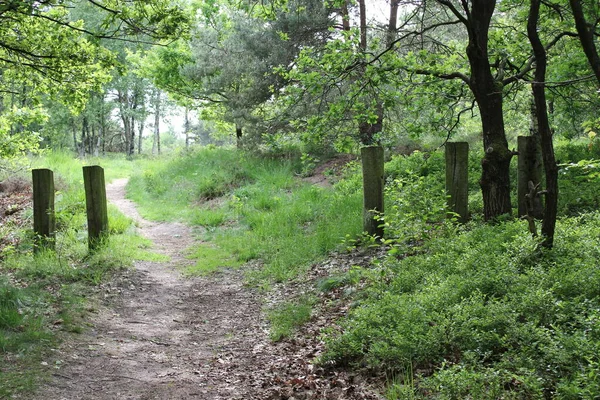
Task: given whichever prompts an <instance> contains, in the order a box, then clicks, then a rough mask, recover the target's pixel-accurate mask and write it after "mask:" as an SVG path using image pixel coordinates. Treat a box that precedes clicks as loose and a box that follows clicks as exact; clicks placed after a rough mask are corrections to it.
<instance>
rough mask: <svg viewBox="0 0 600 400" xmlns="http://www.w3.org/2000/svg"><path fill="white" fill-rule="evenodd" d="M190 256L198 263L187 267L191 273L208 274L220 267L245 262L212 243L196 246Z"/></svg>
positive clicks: (230, 266) (228, 266) (234, 266)
mask: <svg viewBox="0 0 600 400" xmlns="http://www.w3.org/2000/svg"><path fill="white" fill-rule="evenodd" d="M189 258H190V259H193V260H195V261H196V264H194V265H192V266H189V267H186V272H187V273H189V274H191V275H207V274H210V273H212V272H215V271H217V270H219V269H220V268H237V267H240V266H241V265H242V264H243V262H241V261H240V260H238V259H237V258H236V257H233V256H232V255H231V254H230V253H227V252H226V251H223V250H222V249H220V248H218V247H214V246H212V245H210V244H201V245H199V246H197V247H195V248H194V250H193V252H192V254H190V255H189Z"/></svg>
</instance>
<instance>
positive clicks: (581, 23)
mask: <svg viewBox="0 0 600 400" xmlns="http://www.w3.org/2000/svg"><path fill="white" fill-rule="evenodd" d="M569 3H570V4H571V10H572V11H573V18H574V19H575V27H576V28H577V33H578V34H579V41H580V42H581V47H582V48H583V52H584V53H585V56H586V57H587V59H588V62H589V63H590V66H591V67H592V71H594V75H596V79H597V80H598V84H600V57H599V56H598V50H597V49H596V45H595V42H594V32H593V31H592V30H591V29H589V28H588V23H587V21H586V20H585V15H584V14H583V8H582V7H581V1H580V0H569Z"/></svg>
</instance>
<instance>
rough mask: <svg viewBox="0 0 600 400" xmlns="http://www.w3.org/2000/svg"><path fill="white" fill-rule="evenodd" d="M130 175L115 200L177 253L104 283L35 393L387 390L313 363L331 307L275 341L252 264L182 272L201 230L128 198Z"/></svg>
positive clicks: (202, 395)
mask: <svg viewBox="0 0 600 400" xmlns="http://www.w3.org/2000/svg"><path fill="white" fill-rule="evenodd" d="M126 183H127V181H126V180H117V181H115V182H113V183H111V184H110V185H108V186H107V194H108V197H109V199H110V201H111V202H112V203H113V204H115V205H116V206H118V207H119V208H120V209H121V211H122V212H123V213H125V214H126V215H128V216H130V217H132V218H134V219H135V220H136V223H137V225H138V229H139V232H140V233H141V234H142V235H143V236H145V237H147V238H149V239H150V240H152V242H153V243H154V250H155V251H157V252H159V253H163V254H166V255H168V256H170V261H168V262H164V263H162V262H145V261H144V262H136V263H135V268H134V269H132V270H128V271H126V272H124V273H122V274H120V275H119V276H117V277H115V278H114V279H113V280H112V281H111V282H108V283H106V284H104V285H103V286H102V287H101V290H102V292H101V296H100V298H101V299H100V301H99V303H100V306H99V307H98V309H97V310H96V311H95V312H94V313H93V314H91V315H90V316H89V320H90V324H91V327H90V329H88V330H87V331H86V332H84V333H82V334H78V335H73V336H69V338H68V339H67V340H66V341H65V342H64V344H63V345H62V347H61V348H59V349H56V350H55V351H54V354H53V355H54V358H53V359H52V360H49V361H48V368H51V369H52V371H53V372H52V374H51V375H52V378H51V380H50V381H49V382H47V383H45V384H44V385H43V386H42V387H41V388H40V390H39V392H38V393H37V395H36V396H34V397H33V398H34V399H36V400H67V399H68V400H74V399H95V400H104V399H106V400H108V399H148V400H150V399H215V400H217V399H378V398H380V397H379V396H378V395H376V394H374V392H372V391H371V390H370V389H369V387H370V385H369V384H368V382H367V380H366V379H364V378H362V377H361V376H360V375H357V374H348V373H346V372H343V371H335V370H328V371H326V370H324V369H322V368H316V367H315V366H314V365H313V364H311V362H310V361H311V360H312V359H313V358H314V357H315V356H316V355H318V354H319V352H320V351H321V350H322V347H323V343H322V342H321V341H320V339H319V337H318V335H319V330H320V328H321V327H322V325H324V324H327V323H328V319H329V317H323V316H320V317H315V318H314V319H313V323H311V324H309V325H308V326H306V327H304V328H303V330H302V331H301V332H300V333H299V334H298V335H296V336H295V337H294V338H292V339H289V340H285V341H282V342H279V343H272V342H271V341H270V340H269V338H268V329H267V323H266V321H265V319H264V316H263V314H262V309H263V304H264V301H265V299H266V297H264V298H263V296H264V294H260V293H258V292H257V291H255V290H253V289H252V288H248V287H246V286H244V279H243V271H232V270H224V271H222V272H220V273H217V274H215V275H212V276H210V277H201V278H189V277H183V276H182V275H181V274H180V273H179V272H178V269H177V267H178V266H181V265H183V264H185V263H188V262H190V261H189V260H187V259H186V258H185V257H183V255H184V254H185V249H187V248H188V247H190V246H192V245H193V244H194V241H195V239H194V235H193V234H192V231H191V230H190V228H189V227H187V226H185V225H182V224H174V223H153V222H149V221H146V220H144V219H143V218H141V217H140V215H139V214H138V212H137V210H136V208H135V205H134V204H133V203H132V202H130V201H129V200H127V199H125V185H126ZM352 262H353V263H355V262H356V260H352ZM286 290H289V289H286ZM284 295H285V293H284ZM270 296H271V297H272V296H273V294H271V295H270ZM324 301H325V300H324ZM344 312H345V310H344V309H343V307H338V309H336V310H335V311H334V314H335V313H337V314H339V315H342V314H343V313H344Z"/></svg>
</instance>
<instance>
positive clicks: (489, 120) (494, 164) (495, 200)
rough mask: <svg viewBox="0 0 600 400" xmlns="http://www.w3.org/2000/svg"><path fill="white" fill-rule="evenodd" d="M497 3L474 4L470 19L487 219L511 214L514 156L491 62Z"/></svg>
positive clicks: (475, 1)
mask: <svg viewBox="0 0 600 400" xmlns="http://www.w3.org/2000/svg"><path fill="white" fill-rule="evenodd" d="M495 4H496V2H495V1H490V0H473V1H472V7H471V12H470V15H469V16H468V18H469V20H468V22H469V23H468V24H467V30H468V33H469V44H468V46H467V57H468V58H469V64H470V69H471V78H470V81H469V86H470V88H471V91H472V92H473V94H474V96H475V99H476V101H477V105H478V107H479V112H480V114H481V122H482V128H483V148H484V151H485V155H484V157H483V160H482V161H481V166H482V174H481V181H480V185H481V192H482V195H483V215H484V219H485V220H486V221H487V220H490V219H493V218H495V217H498V216H500V215H502V214H510V213H511V204H510V175H509V167H510V161H511V159H512V156H513V153H512V152H511V151H510V150H509V149H508V142H507V140H506V134H505V131H504V115H503V110H502V89H503V88H502V84H501V83H500V82H497V81H496V80H495V79H494V76H493V75H492V71H491V67H490V63H489V58H488V32H489V27H490V21H491V18H492V15H493V13H494V7H495Z"/></svg>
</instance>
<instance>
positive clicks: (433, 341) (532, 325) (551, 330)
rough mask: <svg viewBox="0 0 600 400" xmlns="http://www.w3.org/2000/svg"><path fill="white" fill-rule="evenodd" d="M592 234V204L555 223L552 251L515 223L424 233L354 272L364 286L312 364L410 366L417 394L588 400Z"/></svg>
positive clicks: (599, 340)
mask: <svg viewBox="0 0 600 400" xmlns="http://www.w3.org/2000/svg"><path fill="white" fill-rule="evenodd" d="M598 237H600V213H598V212H596V213H593V214H587V215H585V216H581V217H578V218H571V219H565V220H563V221H560V222H559V223H558V226H557V242H556V248H555V249H554V250H551V251H547V250H539V249H538V246H537V242H536V241H535V240H533V239H532V238H531V237H530V236H529V235H528V234H527V233H525V229H524V226H523V223H522V222H519V221H515V222H504V223H501V224H498V225H494V226H485V225H484V226H478V225H475V224H473V223H472V224H469V225H467V226H465V227H463V228H459V229H457V230H456V231H455V232H452V234H450V233H449V234H446V235H445V236H438V237H434V238H431V239H430V240H429V241H428V242H427V243H426V244H425V245H424V246H423V247H422V251H421V253H420V254H417V255H414V256H409V257H405V258H403V259H401V260H398V259H396V258H395V257H389V258H388V259H386V260H385V261H384V262H383V263H381V264H380V265H378V266H376V267H375V268H374V269H373V270H371V271H369V272H367V273H365V276H366V277H368V278H369V282H370V284H369V287H368V289H367V293H366V295H365V296H362V297H361V298H360V299H359V301H358V303H357V304H358V305H357V307H356V308H355V309H353V310H352V312H351V313H350V316H349V318H348V319H347V320H346V322H345V323H344V325H343V331H342V332H341V333H339V334H337V335H330V336H329V337H328V339H327V344H328V350H327V352H326V354H325V355H324V356H323V358H322V360H321V361H322V362H324V363H335V364H350V365H364V366H368V367H370V368H372V369H381V368H383V369H385V370H387V371H388V372H390V373H392V374H393V373H397V372H399V371H402V370H404V369H405V368H406V365H413V366H414V368H413V369H414V370H415V371H421V376H420V377H419V376H417V377H416V380H415V385H416V387H417V388H418V392H419V393H420V394H421V395H422V396H423V397H429V396H432V395H434V396H435V398H443V399H455V398H477V399H479V398H482V399H496V398H519V399H529V398H540V399H542V398H549V397H557V398H590V399H591V398H594V396H598V395H599V394H600V392H598V391H597V390H595V389H593V388H597V384H596V383H594V382H595V381H594V380H595V379H597V378H596V377H597V376H598V375H597V374H598V354H599V353H598V350H599V348H600V318H599V316H600V315H599V314H600V313H599V311H598V310H600V266H599V265H598V262H597V260H598V259H599V258H600V244H599V243H598ZM423 371H428V372H423ZM594 385H595V386H594ZM425 393H428V394H429V395H428V396H425V395H424V394H425ZM586 396H587V397H586Z"/></svg>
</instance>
